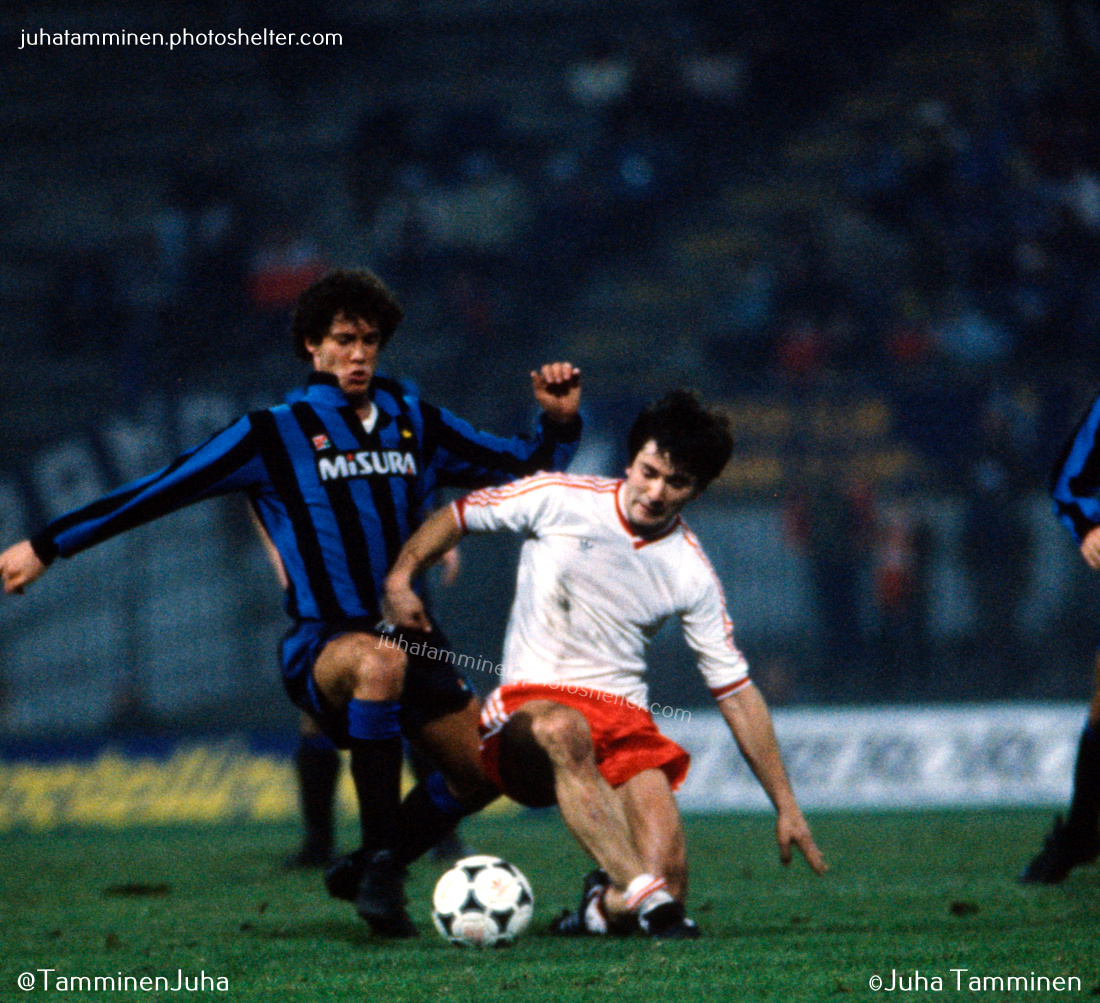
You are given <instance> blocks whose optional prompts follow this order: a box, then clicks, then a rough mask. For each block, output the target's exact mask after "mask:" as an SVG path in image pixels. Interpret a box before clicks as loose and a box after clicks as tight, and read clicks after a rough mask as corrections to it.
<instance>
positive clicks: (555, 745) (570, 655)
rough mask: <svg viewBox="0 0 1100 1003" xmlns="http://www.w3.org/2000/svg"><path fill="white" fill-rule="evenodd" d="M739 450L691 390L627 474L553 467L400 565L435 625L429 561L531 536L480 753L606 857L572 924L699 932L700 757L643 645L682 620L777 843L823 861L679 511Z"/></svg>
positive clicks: (568, 927) (655, 412)
mask: <svg viewBox="0 0 1100 1003" xmlns="http://www.w3.org/2000/svg"><path fill="white" fill-rule="evenodd" d="M731 451H732V441H731V438H730V435H729V431H728V429H727V427H726V424H725V421H724V420H723V419H722V418H721V417H720V416H719V415H717V414H715V413H713V412H709V411H707V410H705V409H704V408H703V407H702V406H701V405H700V404H699V402H698V401H697V400H696V398H695V397H694V395H692V394H690V393H688V392H686V391H677V392H674V393H672V394H670V395H669V396H667V397H666V398H665V399H664V400H662V401H661V402H660V403H658V404H657V405H655V406H653V407H650V408H648V409H646V410H645V411H643V412H642V414H641V415H640V416H639V418H638V419H637V421H636V422H635V424H634V427H633V428H632V430H631V432H630V436H629V440H628V452H629V456H630V465H629V466H628V467H627V470H626V477H625V479H622V480H613V479H610V478H602V477H576V476H569V475H565V474H540V475H536V476H533V477H530V478H525V479H523V480H520V481H516V482H515V483H514V484H511V485H508V486H505V487H502V488H489V489H484V490H481V491H476V492H474V493H473V494H471V495H468V496H467V497H466V498H464V499H462V500H460V501H458V502H457V503H455V504H454V505H452V506H450V507H448V508H445V509H441V510H440V511H439V512H437V513H436V514H435V515H433V516H432V517H431V518H430V519H428V520H427V521H426V522H425V523H424V525H423V526H422V527H421V528H420V529H419V530H418V531H417V532H416V533H415V534H413V536H412V537H411V538H410V539H409V541H408V542H407V543H406V544H405V547H404V549H403V550H402V552H401V555H400V557H398V559H397V562H396V564H395V565H394V568H393V570H392V571H391V572H390V574H389V576H388V578H387V580H386V608H387V610H388V611H389V616H390V618H391V620H393V621H394V622H395V623H396V624H398V625H399V626H400V627H402V628H411V629H420V630H428V629H429V628H430V624H429V623H428V620H427V618H426V614H425V612H424V609H423V605H422V603H421V601H420V599H419V597H418V595H417V593H416V592H415V591H414V589H413V587H412V583H413V581H414V579H415V576H416V575H417V574H419V573H420V572H421V571H423V569H424V568H426V567H428V566H430V565H431V563H432V562H433V561H434V560H436V559H437V558H438V556H439V555H440V554H441V553H443V552H444V551H446V550H447V549H448V548H449V547H451V546H453V545H454V544H455V543H456V542H457V541H458V540H459V539H460V538H461V537H462V535H463V534H465V533H483V532H495V531H500V530H508V531H511V532H515V533H521V534H522V535H523V536H524V537H525V541H524V543H523V547H522V550H521V553H520V564H519V574H518V580H517V584H516V596H515V601H514V604H513V606H512V612H511V616H510V619H509V622H508V629H507V634H506V638H505V647H504V662H503V664H504V668H503V685H502V686H501V687H500V688H499V689H497V690H496V691H494V692H493V693H492V694H491V695H490V696H489V697H488V698H487V699H486V701H485V705H484V708H483V710H482V716H481V734H482V745H481V749H482V760H483V762H484V765H485V769H486V772H487V773H488V775H489V776H490V777H491V778H492V779H493V780H494V781H495V782H496V783H497V785H498V787H499V788H500V789H501V790H503V791H504V792H505V793H507V794H509V795H510V796H511V797H513V798H514V799H516V800H518V801H520V802H521V803H524V804H527V805H531V806H541V805H549V804H555V803H556V804H557V805H558V806H559V808H560V809H561V813H562V818H563V819H564V821H565V823H566V825H567V826H568V827H569V829H570V830H571V832H572V833H573V835H574V836H575V837H576V839H577V841H578V842H579V843H580V844H581V846H582V847H583V848H584V849H585V850H586V851H587V852H588V853H589V854H590V855H591V856H592V857H593V858H594V859H595V860H596V862H597V863H598V864H599V865H600V870H598V871H596V872H594V873H593V874H591V875H589V876H588V878H587V879H586V881H585V888H584V893H583V897H582V901H581V905H580V907H579V908H578V909H577V910H576V911H575V912H568V913H566V914H565V915H563V916H562V917H560V918H559V919H558V920H557V921H556V922H555V925H554V927H553V929H554V930H555V931H556V932H559V933H563V934H580V933H608V932H626V931H628V930H629V929H631V928H632V927H633V925H634V924H635V923H637V924H638V925H640V926H641V928H642V929H643V930H644V931H646V932H647V933H649V934H652V935H655V936H658V937H671V938H689V937H693V936H696V935H697V934H698V928H697V927H696V926H695V924H694V923H693V922H692V921H691V920H690V919H689V918H688V917H687V915H686V913H685V911H684V905H683V903H684V900H685V897H686V893H687V853H686V849H685V844H684V833H683V828H682V826H681V823H680V816H679V812H678V810H677V807H676V802H675V800H674V798H673V790H674V789H675V788H676V787H677V786H678V785H679V784H680V783H681V782H682V781H683V779H684V777H685V775H686V773H687V769H688V754H687V753H686V752H685V751H684V750H683V749H682V748H680V746H678V745H677V744H676V743H674V742H672V741H671V740H670V739H668V738H666V737H665V736H663V735H662V734H661V733H660V732H659V731H658V730H657V728H656V726H655V724H654V722H653V718H652V716H651V714H650V712H649V709H648V706H649V703H648V692H647V687H646V683H645V672H646V664H645V651H646V647H647V644H648V641H649V638H651V637H652V636H653V634H654V633H655V632H656V630H657V629H658V628H659V627H660V625H661V624H662V623H663V622H664V621H665V620H667V619H668V618H669V617H672V616H675V617H677V618H679V620H680V621H681V624H682V626H683V630H684V635H685V638H686V640H687V642H688V644H689V645H690V646H691V647H692V648H693V649H694V650H695V652H696V654H697V656H698V663H699V668H700V670H701V672H702V674H703V676H704V678H705V680H706V682H707V684H708V686H709V687H710V690H711V693H712V694H713V696H714V699H715V700H716V701H717V704H718V708H719V710H720V712H721V713H722V716H723V717H724V718H725V720H726V723H727V724H728V725H729V728H730V731H731V732H732V734H733V737H734V739H735V740H736V742H737V744H738V746H739V747H740V749H741V751H742V753H743V754H744V755H745V757H746V759H747V760H748V762H749V765H750V766H751V767H752V769H753V770H754V772H755V774H756V776H757V778H758V779H759V781H760V783H761V785H762V786H763V788H764V790H765V791H766V792H767V794H768V796H769V797H770V798H771V800H772V803H773V804H774V805H775V808H776V811H777V821H776V836H777V840H778V843H779V850H780V857H781V859H782V860H783V862H784V863H787V862H789V861H790V859H791V855H792V854H791V847H792V844H793V845H794V846H797V847H798V848H799V849H800V850H801V852H802V854H803V855H804V856H805V858H806V860H807V861H808V863H809V865H810V866H811V867H812V868H813V870H815V871H816V872H817V873H819V874H821V873H824V872H825V870H826V866H825V862H824V860H823V858H822V855H821V853H820V851H819V850H818V848H817V846H816V845H815V843H814V839H813V836H812V834H811V832H810V828H809V826H808V825H807V823H806V820H805V818H804V817H803V815H802V812H801V811H800V810H799V807H798V804H797V802H796V800H795V797H794V794H793V792H792V790H791V787H790V783H789V782H788V780H787V775H786V771H785V770H784V767H783V762H782V759H781V757H780V753H779V749H778V746H777V743H776V739H775V733H774V730H773V728H772V724H771V717H770V715H769V713H768V710H767V707H766V705H765V704H764V701H763V699H762V697H761V696H760V693H759V692H758V691H757V689H756V688H755V686H753V684H752V683H751V681H750V680H749V676H748V667H747V665H746V662H745V659H744V657H743V656H742V654H741V652H740V651H739V650H738V648H737V646H736V645H735V644H734V641H733V626H732V624H731V623H730V620H729V617H728V616H727V613H726V607H725V600H724V597H723V593H722V587H721V585H720V584H719V582H718V580H717V578H716V577H715V574H714V571H713V569H712V567H711V565H710V562H709V561H708V560H707V558H706V556H705V554H704V553H703V550H702V548H701V547H700V546H699V542H698V540H697V539H696V538H695V536H694V535H693V534H692V533H691V531H690V530H689V529H688V528H687V526H686V525H685V524H684V521H683V519H682V518H681V516H680V511H681V509H683V507H684V506H685V505H686V504H687V503H688V502H690V501H691V500H692V499H694V498H697V497H698V496H699V495H700V494H701V493H702V492H703V491H704V489H705V488H706V487H707V485H708V484H709V483H710V482H711V481H712V480H713V479H714V478H715V477H717V476H718V474H719V473H720V472H721V470H722V468H723V467H724V466H725V464H726V462H727V461H728V459H729V456H730V453H731Z"/></svg>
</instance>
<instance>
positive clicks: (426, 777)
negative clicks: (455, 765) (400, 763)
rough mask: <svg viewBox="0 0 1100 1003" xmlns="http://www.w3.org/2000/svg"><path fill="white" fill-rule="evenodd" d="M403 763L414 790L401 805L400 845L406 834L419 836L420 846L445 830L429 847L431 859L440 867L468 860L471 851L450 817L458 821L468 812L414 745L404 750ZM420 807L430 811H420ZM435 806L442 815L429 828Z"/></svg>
mask: <svg viewBox="0 0 1100 1003" xmlns="http://www.w3.org/2000/svg"><path fill="white" fill-rule="evenodd" d="M406 759H407V760H408V762H409V766H411V767H412V771H413V776H414V777H416V787H415V788H413V790H411V791H410V792H409V795H408V797H406V798H405V800H404V801H402V802H401V815H402V819H403V825H402V828H403V834H402V837H401V841H402V844H404V843H405V842H406V834H407V835H412V834H414V833H420V834H421V836H420V840H419V841H421V842H422V841H423V840H426V839H432V838H433V837H434V836H435V835H436V832H437V831H438V830H439V829H441V828H444V827H445V826H446V827H447V831H446V832H444V833H443V834H442V835H440V836H439V838H438V839H436V841H435V842H434V843H431V844H429V845H430V847H431V854H432V858H433V859H434V860H437V861H439V862H440V863H452V862H454V861H456V860H461V859H462V858H463V857H468V856H470V854H471V853H472V852H473V851H471V850H470V848H469V847H468V846H467V845H466V843H465V842H464V841H463V839H462V836H461V835H460V834H459V831H458V823H457V822H452V818H453V816H455V815H457V816H458V818H459V819H461V818H462V816H464V815H466V814H467V812H466V811H464V810H463V809H462V806H461V805H460V804H459V803H458V802H457V801H455V800H454V798H453V795H451V792H450V790H449V789H448V787H447V782H446V780H445V779H444V777H443V775H442V774H441V773H440V772H439V771H438V770H437V769H436V767H435V763H434V762H433V761H432V759H431V758H430V757H429V756H427V755H426V754H425V753H424V752H423V751H421V750H420V749H418V748H417V747H416V746H414V745H410V746H409V747H408V748H407V749H406ZM414 795H415V796H414ZM421 803H424V804H426V805H431V806H433V807H432V808H420V804H421ZM437 803H438V804H441V805H442V806H443V809H444V811H443V812H442V814H441V815H439V816H438V819H439V821H438V823H437V824H431V823H432V822H434V821H435V819H436V817H437V815H436V812H435V811H434V808H435V806H436V804H437ZM419 855H420V854H417V856H419ZM413 859H415V858H413ZM410 862H411V861H410Z"/></svg>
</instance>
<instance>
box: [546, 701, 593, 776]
mask: <svg viewBox="0 0 1100 1003" xmlns="http://www.w3.org/2000/svg"><path fill="white" fill-rule="evenodd" d="M531 733H532V736H533V737H534V739H535V742H537V743H538V745H539V747H540V748H541V749H543V750H544V751H545V752H546V754H547V755H548V756H549V757H550V760H551V762H553V763H554V765H555V766H556V767H558V768H559V769H564V770H573V769H577V768H578V767H580V765H581V764H583V763H585V762H586V761H588V760H590V759H592V758H593V757H594V756H595V748H594V747H593V745H592V729H591V728H590V727H589V725H588V722H587V721H586V720H585V718H584V715H583V714H581V713H580V712H579V711H576V710H574V709H573V708H572V707H565V706H563V705H562V704H549V705H547V706H546V707H544V708H542V709H540V710H539V711H538V713H536V714H535V715H534V717H533V720H532V722H531Z"/></svg>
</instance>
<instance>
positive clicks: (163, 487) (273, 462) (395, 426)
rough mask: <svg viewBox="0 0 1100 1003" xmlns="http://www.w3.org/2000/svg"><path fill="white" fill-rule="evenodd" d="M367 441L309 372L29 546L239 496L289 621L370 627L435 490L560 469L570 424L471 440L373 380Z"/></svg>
mask: <svg viewBox="0 0 1100 1003" xmlns="http://www.w3.org/2000/svg"><path fill="white" fill-rule="evenodd" d="M371 396H372V399H373V400H374V403H375V405H376V406H377V408H378V415H377V419H376V421H375V423H374V427H373V429H372V430H371V431H370V432H367V431H366V429H365V428H364V426H363V423H362V421H361V420H360V419H359V416H358V415H357V414H356V412H355V409H354V408H353V407H352V406H351V405H350V404H349V403H348V400H347V398H346V397H345V396H344V394H343V393H342V392H341V391H340V389H339V387H338V386H337V385H336V380H335V378H334V377H332V376H330V375H328V374H326V373H315V374H313V375H312V377H311V379H310V384H309V387H308V389H307V390H306V393H305V394H304V396H302V397H301V398H300V399H298V400H296V401H294V402H293V403H288V404H282V405H279V406H278V407H273V408H268V409H266V410H262V411H255V412H252V413H251V414H247V415H245V416H244V417H242V418H240V419H238V420H237V421H235V422H234V423H233V424H231V425H230V426H229V427H228V428H226V429H224V430H223V431H221V432H218V433H217V434H215V435H213V436H212V437H211V438H209V439H208V440H207V441H206V442H204V443H202V444H201V445H199V446H197V447H195V448H194V449H191V450H189V451H188V452H186V453H183V454H182V455H181V456H179V457H177V458H176V459H175V460H173V461H172V462H171V463H169V464H168V465H167V466H166V467H164V468H163V469H161V470H158V471H156V472H155V473H153V474H150V475H148V476H147V477H143V478H140V479H138V480H135V481H131V482H130V483H129V484H125V485H123V486H122V487H120V488H118V489H117V490H115V491H113V492H111V493H110V494H108V495H105V496H104V497H102V498H100V499H99V500H98V501H95V502H92V503H91V504H89V505H86V506H84V507H83V508H80V509H76V510H75V511H73V512H69V513H67V514H65V515H63V516H61V517H60V518H58V519H56V520H54V521H53V522H52V523H50V524H49V525H48V526H46V528H45V529H43V530H42V532H40V533H38V534H37V535H36V536H35V537H34V538H33V539H32V541H31V543H32V546H33V547H34V549H35V552H36V553H37V554H38V556H39V557H40V558H41V559H42V560H44V561H46V562H49V561H51V560H53V559H54V558H55V557H57V556H58V555H60V556H62V557H69V556H71V555H72V554H76V553H78V552H79V551H81V550H84V549H86V548H87V547H90V546H92V545H93V544H96V543H99V542H100V541H102V540H106V539H108V538H109V537H112V536H115V535H116V534H118V533H121V532H124V531H125V530H127V529H130V528H132V527H134V526H138V525H141V524H143V523H146V522H149V521H151V520H153V519H156V518H157V517H159V516H162V515H166V514H167V513H169V512H173V511H175V510H176V509H179V508H183V507H184V506H186V505H190V504H191V503H193V502H196V501H200V500H201V499H204V498H210V497H213V496H214V495H221V494H226V493H229V492H232V491H243V492H245V493H247V494H248V496H249V497H250V498H251V501H252V504H253V505H254V507H255V509H256V512H257V514H258V515H259V517H260V520H261V521H262V522H263V525H264V527H265V529H266V530H267V532H268V534H269V535H270V536H271V539H272V542H273V543H274V544H275V547H276V549H277V550H278V551H279V555H280V557H281V558H282V560H283V564H284V566H285V568H286V573H287V577H288V578H289V581H290V584H289V588H288V589H287V612H288V613H289V614H290V616H292V617H294V618H295V619H311V620H313V619H315V620H325V621H339V620H344V619H347V618H352V617H367V618H377V617H378V616H379V596H380V594H381V590H382V584H383V581H384V579H385V576H386V573H387V572H388V570H389V569H390V567H391V566H392V564H393V562H394V560H395V559H396V558H397V554H398V552H399V551H400V549H401V546H402V545H403V544H404V542H405V540H406V539H408V537H409V536H410V535H411V534H412V532H413V531H414V530H415V529H416V527H417V526H418V525H419V523H420V521H421V520H422V518H423V516H424V507H425V502H426V500H427V499H428V498H430V496H431V495H432V492H433V491H435V490H436V489H437V488H445V487H457V488H472V487H477V486H482V485H488V484H501V483H505V482H507V481H511V480H514V479H515V478H517V477H522V476H525V475H527V474H530V473H534V472H536V471H538V470H563V469H564V468H565V467H566V466H567V465H568V463H569V461H570V460H571V459H572V457H573V454H574V452H575V451H576V447H577V440H578V437H579V430H580V422H579V420H578V421H577V422H576V423H575V424H574V425H573V426H571V427H564V428H563V427H562V426H556V425H555V424H554V423H553V422H550V421H548V420H546V419H545V418H543V419H542V421H541V423H540V428H539V431H538V433H537V434H536V435H535V436H533V437H526V436H517V437H515V438H511V439H504V438H499V437H497V436H493V435H488V434H486V433H484V432H479V431H476V430H475V429H474V428H473V427H472V426H470V425H469V424H468V423H466V422H464V421H462V420H461V419H459V418H456V417H455V416H454V415H452V414H450V413H449V412H447V411H445V410H443V409H441V408H437V407H434V406H432V405H431V404H427V403H425V402H424V401H422V400H420V399H419V397H418V396H416V395H415V394H414V393H412V392H410V391H409V390H408V389H407V388H406V387H404V386H402V385H401V384H399V383H397V382H395V381H393V380H389V379H386V378H384V377H376V378H375V380H374V382H373V383H372V384H371Z"/></svg>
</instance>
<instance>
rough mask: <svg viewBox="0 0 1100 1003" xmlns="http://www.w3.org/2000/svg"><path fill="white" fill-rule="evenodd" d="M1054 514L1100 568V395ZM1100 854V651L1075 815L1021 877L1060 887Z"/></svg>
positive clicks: (1057, 478)
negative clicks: (1074, 872) (1075, 870)
mask: <svg viewBox="0 0 1100 1003" xmlns="http://www.w3.org/2000/svg"><path fill="white" fill-rule="evenodd" d="M1050 488H1051V494H1052V495H1053V498H1054V512H1055V514H1056V515H1057V516H1058V518H1059V519H1060V520H1061V522H1062V524H1063V525H1064V526H1065V527H1066V528H1067V529H1068V530H1069V531H1070V533H1071V534H1072V535H1073V539H1074V541H1075V542H1076V543H1077V546H1078V547H1079V548H1080V550H1081V556H1082V557H1083V558H1084V560H1085V563H1086V564H1087V565H1088V566H1089V567H1090V568H1092V570H1093V571H1100V399H1097V400H1096V401H1095V402H1094V403H1093V405H1092V407H1091V408H1090V409H1089V411H1088V413H1087V414H1086V415H1085V417H1084V418H1082V419H1081V422H1080V424H1079V425H1078V426H1077V429H1076V431H1075V432H1074V434H1073V436H1072V437H1071V438H1070V440H1069V442H1067V443H1066V446H1065V448H1064V449H1063V450H1062V455H1061V456H1060V457H1059V459H1058V462H1057V463H1056V464H1055V466H1054V470H1053V471H1052V472H1051V478H1050ZM1098 856H1100V651H1098V652H1097V654H1096V659H1095V663H1094V667H1093V689H1092V702H1091V703H1090V705H1089V710H1088V716H1087V718H1086V720H1085V726H1084V728H1083V729H1082V731H1081V739H1080V742H1079V743H1078V746H1077V760H1076V763H1075V764H1074V770H1073V796H1072V799H1071V801H1070V807H1069V813H1068V815H1067V817H1066V819H1065V821H1063V820H1062V819H1061V818H1056V819H1055V820H1054V827H1053V828H1052V829H1051V831H1050V834H1049V835H1048V836H1047V838H1046V842H1045V844H1044V845H1043V848H1042V850H1040V851H1039V853H1038V854H1037V855H1036V856H1035V858H1034V859H1033V860H1032V861H1031V862H1030V863H1029V864H1028V866H1027V867H1026V868H1025V870H1024V873H1023V874H1021V875H1020V880H1021V881H1022V882H1024V884H1045V885H1056V884H1059V883H1061V882H1062V881H1064V880H1065V879H1066V877H1067V876H1068V875H1069V872H1070V871H1071V870H1073V868H1075V867H1077V866H1079V865H1081V864H1088V863H1091V862H1092V861H1094V860H1095V859H1096V858H1097V857H1098Z"/></svg>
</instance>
